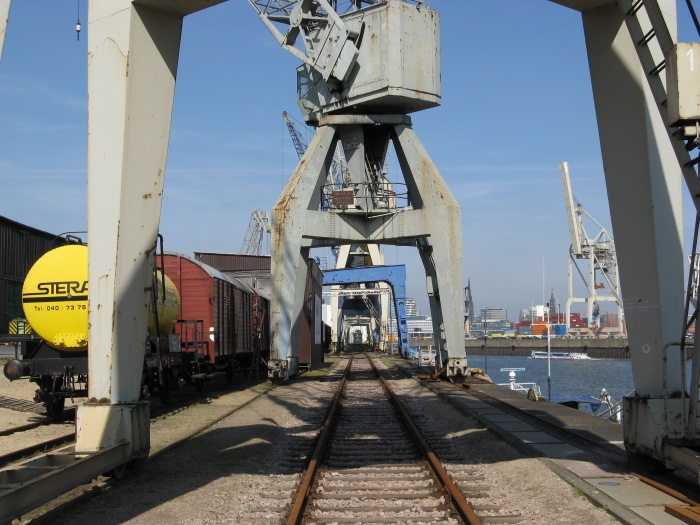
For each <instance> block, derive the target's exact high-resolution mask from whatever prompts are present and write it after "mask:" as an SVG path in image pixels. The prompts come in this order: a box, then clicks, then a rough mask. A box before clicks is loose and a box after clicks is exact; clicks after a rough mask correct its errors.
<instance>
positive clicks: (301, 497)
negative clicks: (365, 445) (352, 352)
mask: <svg viewBox="0 0 700 525" xmlns="http://www.w3.org/2000/svg"><path fill="white" fill-rule="evenodd" d="M352 360H353V356H350V359H349V360H348V364H347V366H346V367H345V371H344V372H343V378H342V379H341V381H340V384H339V385H338V389H337V390H336V392H335V395H334V396H333V401H332V402H331V406H330V408H329V409H328V413H327V414H326V419H325V422H324V423H323V426H322V427H321V432H320V433H319V436H318V441H317V442H316V446H315V447H314V451H313V453H312V454H311V459H310V460H309V465H308V467H307V468H306V473H305V474H304V478H303V480H302V482H301V484H300V485H299V490H298V492H297V496H296V498H295V500H294V504H293V505H292V511H291V512H290V514H289V517H288V518H287V525H297V524H300V523H301V522H302V519H303V517H304V511H305V510H306V504H307V501H308V496H309V491H310V490H311V487H312V486H313V484H314V481H315V479H316V473H317V472H318V467H319V465H320V463H321V459H322V458H323V455H324V453H325V450H326V445H327V444H328V440H329V438H330V436H331V433H332V431H333V428H334V427H335V423H336V421H337V419H338V414H339V413H340V411H339V407H340V399H341V397H342V395H343V391H344V390H345V386H346V385H347V383H348V372H349V371H350V367H351V366H352Z"/></svg>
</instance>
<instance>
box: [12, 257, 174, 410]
mask: <svg viewBox="0 0 700 525" xmlns="http://www.w3.org/2000/svg"><path fill="white" fill-rule="evenodd" d="M87 250H88V249H87V246H85V245H82V244H70V245H66V246H61V247H59V248H56V249H54V250H51V251H49V252H47V253H46V254H44V255H43V256H42V257H41V258H39V260H38V261H37V262H36V263H35V264H34V265H33V266H32V268H31V269H30V270H29V273H28V274H27V277H26V279H25V281H24V284H23V287H22V306H23V309H24V315H25V317H26V318H27V320H28V322H29V324H30V325H31V326H32V328H33V330H34V332H35V333H36V334H37V335H38V336H39V337H40V338H41V340H40V341H39V343H38V344H37V345H33V346H30V347H27V348H25V349H24V351H25V353H24V354H23V359H22V360H21V361H19V360H11V361H9V362H8V363H7V364H6V365H5V370H4V372H5V376H6V377H7V378H8V379H10V380H11V381H13V380H16V379H19V378H21V377H29V379H30V380H31V381H32V382H35V383H36V384H37V386H38V389H37V391H36V393H35V396H34V400H35V401H36V402H38V403H44V405H45V406H46V411H47V413H48V415H49V416H51V417H53V418H55V419H58V418H60V417H61V415H62V413H63V410H64V407H65V401H66V398H75V397H85V396H87V372H88V364H87V346H88V334H87V332H88V313H87V312H88V307H87V305H88V294H87V292H88V251H87ZM157 289H158V299H157V305H158V307H157V310H156V315H152V316H151V318H150V319H149V330H150V332H151V333H163V334H165V333H167V332H169V331H171V330H172V328H173V327H174V326H175V323H176V321H177V319H178V318H179V314H180V298H179V295H178V292H177V289H176V288H175V285H174V284H173V283H172V281H171V280H170V279H168V278H167V276H163V275H160V276H159V278H158V284H157ZM154 317H155V318H157V319H158V322H157V327H158V329H157V330H156V329H155V326H156V323H154V321H153V318H154Z"/></svg>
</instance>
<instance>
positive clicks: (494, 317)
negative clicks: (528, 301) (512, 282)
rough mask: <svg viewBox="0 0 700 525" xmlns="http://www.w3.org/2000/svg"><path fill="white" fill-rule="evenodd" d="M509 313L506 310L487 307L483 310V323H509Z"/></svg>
mask: <svg viewBox="0 0 700 525" xmlns="http://www.w3.org/2000/svg"><path fill="white" fill-rule="evenodd" d="M507 320H508V312H507V311H506V310H505V309H504V308H494V307H492V306H487V307H486V308H482V309H481V321H507Z"/></svg>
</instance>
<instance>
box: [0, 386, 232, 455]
mask: <svg viewBox="0 0 700 525" xmlns="http://www.w3.org/2000/svg"><path fill="white" fill-rule="evenodd" d="M230 391H232V389H231V387H230V386H229V385H225V386H222V385H212V386H211V387H210V388H208V389H207V391H206V394H202V393H199V394H197V395H196V396H194V397H193V396H192V391H191V390H189V391H187V392H185V393H184V395H180V392H178V391H176V394H175V395H174V396H172V397H171V399H170V401H169V402H168V403H166V404H163V403H162V402H161V401H160V399H159V397H158V396H154V397H152V398H151V421H155V420H157V419H159V418H165V417H169V416H170V415H172V414H174V413H177V412H180V411H182V410H185V409H187V408H188V407H190V406H192V405H195V404H201V403H208V402H210V400H211V397H212V396H216V395H219V394H224V393H227V392H230ZM0 407H2V408H7V409H10V410H15V411H19V412H31V413H33V414H38V415H41V416H42V418H41V420H39V421H35V422H31V423H28V424H24V425H17V426H14V427H10V428H7V429H4V430H2V431H0V439H2V438H3V437H10V438H11V439H12V440H13V441H14V442H17V443H20V442H22V443H25V442H26V441H33V443H31V444H26V446H19V447H17V448H13V450H10V451H7V452H3V453H0V468H4V467H5V466H7V465H9V464H10V463H13V462H15V461H19V460H21V459H23V458H28V457H31V456H33V455H35V454H39V453H44V452H49V451H51V450H53V449H56V448H59V447H62V446H64V445H66V444H69V443H72V442H74V441H75V429H74V428H73V427H70V428H69V429H67V430H65V431H61V430H58V429H57V430H56V431H55V432H46V431H45V432H46V433H49V434H52V435H51V436H50V437H46V438H44V437H40V436H39V437H35V438H33V439H28V440H24V441H20V440H18V439H17V434H22V433H28V432H33V433H34V434H37V433H41V432H42V431H41V427H50V428H56V427H60V426H65V423H70V422H72V421H74V419H75V411H76V409H75V407H70V408H68V409H66V410H65V412H64V415H63V417H62V418H61V420H60V421H55V420H53V419H52V418H50V417H48V416H46V415H45V410H44V408H43V405H40V404H37V403H34V402H33V401H27V400H23V399H16V398H11V397H7V396H0ZM35 429H37V430H35Z"/></svg>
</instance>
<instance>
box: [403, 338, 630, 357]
mask: <svg viewBox="0 0 700 525" xmlns="http://www.w3.org/2000/svg"><path fill="white" fill-rule="evenodd" d="M409 343H410V344H411V345H412V346H415V347H423V348H425V347H431V346H433V341H432V340H431V339H428V340H417V339H411V340H410V341H409ZM464 347H465V349H466V351H467V355H517V356H529V355H530V354H532V352H533V351H534V350H541V351H545V352H546V351H547V340H546V339H495V338H494V339H491V338H489V339H486V340H484V339H467V340H465V341H464ZM550 349H551V351H552V352H585V353H587V354H588V356H589V357H593V358H598V359H628V358H629V343H628V341H627V339H595V338H591V339H557V338H553V339H551V340H550Z"/></svg>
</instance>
